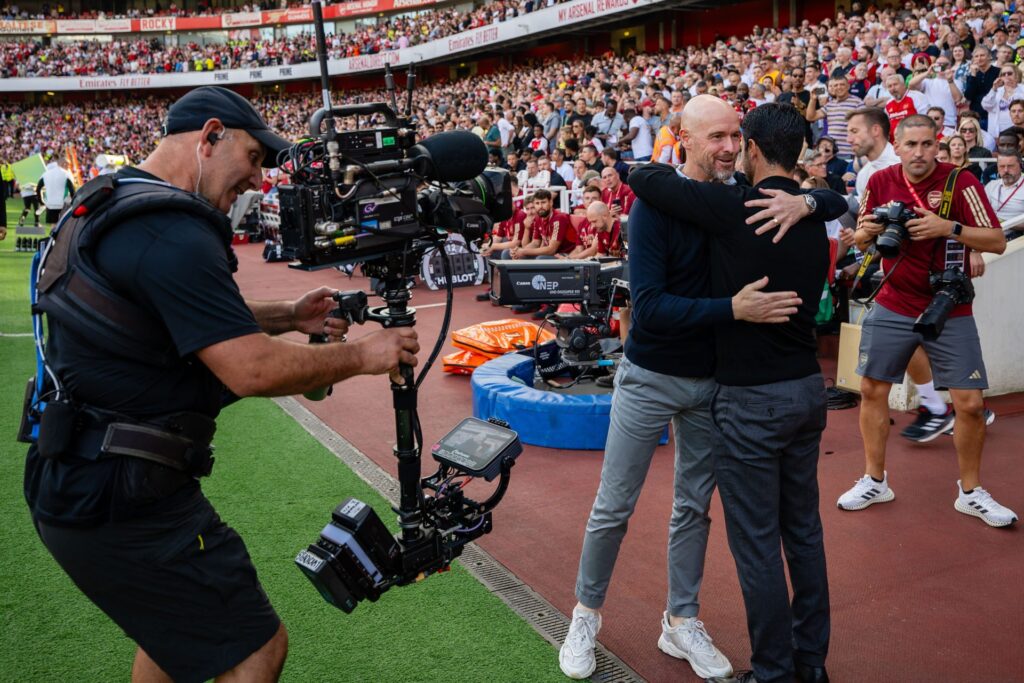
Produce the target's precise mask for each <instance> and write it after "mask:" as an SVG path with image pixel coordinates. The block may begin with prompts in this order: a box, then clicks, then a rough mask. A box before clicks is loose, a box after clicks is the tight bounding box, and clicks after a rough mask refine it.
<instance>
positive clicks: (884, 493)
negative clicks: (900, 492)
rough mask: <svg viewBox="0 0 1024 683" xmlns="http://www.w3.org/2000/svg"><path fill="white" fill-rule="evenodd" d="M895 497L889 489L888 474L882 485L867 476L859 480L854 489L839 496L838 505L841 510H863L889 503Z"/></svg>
mask: <svg viewBox="0 0 1024 683" xmlns="http://www.w3.org/2000/svg"><path fill="white" fill-rule="evenodd" d="M895 497H896V494H895V493H893V490H892V489H891V488H889V476H888V473H886V474H885V475H884V479H882V481H881V483H879V482H877V481H875V480H874V479H872V478H871V477H870V476H869V475H867V474H865V475H864V476H863V477H861V478H860V479H858V480H857V482H856V483H855V484H854V485H853V488H852V489H850V490H849V491H847V492H846V493H844V494H843V495H841V496H839V500H838V501H837V502H836V504H837V505H838V506H839V509H840V510H863V509H864V508H866V507H867V506H869V505H874V504H875V503H888V502H889V501H890V500H892V499H893V498H895Z"/></svg>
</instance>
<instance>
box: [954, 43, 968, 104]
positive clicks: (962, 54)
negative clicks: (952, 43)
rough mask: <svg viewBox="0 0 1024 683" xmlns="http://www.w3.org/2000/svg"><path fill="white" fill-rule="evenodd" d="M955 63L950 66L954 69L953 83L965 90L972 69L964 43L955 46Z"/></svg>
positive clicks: (961, 90)
mask: <svg viewBox="0 0 1024 683" xmlns="http://www.w3.org/2000/svg"><path fill="white" fill-rule="evenodd" d="M952 57H953V63H952V64H951V65H950V68H951V69H952V70H953V83H954V85H956V87H957V88H958V89H959V90H960V92H963V91H964V90H966V89H967V76H968V74H969V73H970V71H971V60H970V59H968V58H967V51H966V50H964V46H963V45H957V46H956V47H954V48H953V55H952Z"/></svg>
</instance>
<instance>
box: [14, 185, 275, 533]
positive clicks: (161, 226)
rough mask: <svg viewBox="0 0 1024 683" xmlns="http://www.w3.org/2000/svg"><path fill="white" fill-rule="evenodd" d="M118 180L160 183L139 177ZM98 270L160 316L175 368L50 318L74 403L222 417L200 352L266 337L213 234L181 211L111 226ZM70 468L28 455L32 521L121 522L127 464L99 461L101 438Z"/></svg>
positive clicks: (53, 353) (214, 382)
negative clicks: (130, 354) (121, 482)
mask: <svg viewBox="0 0 1024 683" xmlns="http://www.w3.org/2000/svg"><path fill="white" fill-rule="evenodd" d="M118 177H119V178H146V179H151V180H153V179H155V178H154V177H153V176H151V175H150V174H148V173H145V172H143V171H139V170H137V169H125V170H123V171H121V172H120V173H119V174H118ZM92 263H93V264H94V265H95V266H96V268H97V269H98V270H99V271H100V273H102V274H103V275H104V276H105V277H106V278H107V279H108V281H109V283H110V284H111V285H112V286H113V287H114V289H115V290H116V291H117V292H118V293H119V294H121V295H122V296H124V297H126V298H128V299H130V300H131V301H132V302H134V303H136V304H138V305H139V306H141V307H142V308H144V309H146V310H148V311H150V312H152V313H154V314H155V317H156V318H157V319H159V321H160V322H161V324H162V326H163V329H162V332H164V333H166V335H167V339H168V343H169V345H171V346H172V347H173V349H174V350H175V351H176V352H177V359H176V361H175V362H173V363H172V364H171V365H170V367H161V366H159V365H157V364H146V363H143V362H140V361H136V360H132V359H128V358H124V357H120V356H116V355H114V354H112V353H111V352H110V350H109V349H108V348H106V346H105V344H104V340H103V339H86V338H83V337H82V336H80V335H77V334H74V333H72V332H71V331H70V330H67V329H66V328H65V327H64V326H63V325H61V323H60V322H59V321H58V320H56V319H53V320H48V321H47V322H48V325H49V328H50V340H49V346H48V349H47V359H48V361H49V363H50V365H51V367H52V369H53V370H54V371H55V372H56V374H57V376H58V377H59V378H60V379H61V382H62V383H63V385H64V387H65V389H66V390H67V391H68V392H69V393H70V394H71V396H72V397H73V398H74V400H75V401H76V402H77V403H80V404H85V405H89V406H94V407H97V408H100V409H103V410H107V411H114V412H116V413H120V414H123V415H127V416H128V417H130V418H133V419H136V420H142V421H148V420H155V419H157V418H159V416H162V415H167V414H171V413H177V412H184V411H189V412H196V413H202V414H204V415H207V416H209V417H211V418H212V417H216V416H217V413H218V412H219V410H220V406H221V402H222V397H223V391H224V387H223V385H222V383H221V382H220V381H219V380H218V379H217V378H216V376H214V374H213V373H212V372H211V371H210V370H209V369H208V368H207V367H206V366H205V365H203V364H202V363H201V362H200V361H199V360H198V359H197V358H196V357H195V355H194V354H195V352H196V351H198V350H200V349H203V348H205V347H208V346H211V345H213V344H216V343H218V342H222V341H225V340H228V339H233V338H236V337H241V336H244V335H248V334H252V333H255V332H259V331H260V328H259V326H258V325H257V324H256V320H255V318H254V317H253V314H252V312H251V311H250V310H249V307H248V306H247V305H246V304H245V301H244V299H243V298H242V295H241V293H240V292H239V290H238V286H237V285H236V284H235V281H234V279H233V278H232V276H231V269H230V266H229V264H228V254H227V252H226V249H225V246H224V243H223V241H222V239H221V237H220V236H218V234H217V233H216V232H215V231H214V229H213V226H208V225H205V224H203V223H202V221H201V220H200V219H199V218H197V217H196V216H194V215H192V214H188V213H182V212H172V211H166V212H159V213H154V214H153V215H151V216H136V217H134V218H131V219H129V220H128V221H126V222H125V223H124V224H122V225H116V226H112V227H110V228H108V229H107V230H106V231H105V233H104V234H103V236H102V237H101V238H100V240H99V243H98V244H97V245H96V246H95V247H94V249H93V251H92ZM72 450H73V452H72V453H71V454H69V457H67V458H65V460H67V462H63V461H62V462H54V461H48V460H45V459H43V458H40V457H39V456H38V455H37V454H36V453H35V449H34V448H32V449H30V451H29V456H28V459H27V462H26V472H25V495H26V499H27V500H28V502H29V506H30V507H31V508H32V511H33V514H34V515H35V516H36V517H38V518H39V519H42V520H43V521H44V522H48V523H51V524H69V525H71V524H74V525H85V524H96V523H102V522H104V521H106V520H108V519H110V518H111V517H112V515H114V516H116V515H118V514H120V512H121V511H124V510H125V509H126V507H130V506H128V505H126V504H125V501H121V500H118V493H117V490H116V489H117V487H116V486H115V484H116V483H117V480H118V479H119V473H120V472H121V470H122V468H121V461H122V460H125V459H124V458H113V459H106V460H98V461H97V460H95V457H96V453H97V444H96V443H95V440H94V439H83V440H79V442H78V443H76V445H75V447H74V448H73V449H72Z"/></svg>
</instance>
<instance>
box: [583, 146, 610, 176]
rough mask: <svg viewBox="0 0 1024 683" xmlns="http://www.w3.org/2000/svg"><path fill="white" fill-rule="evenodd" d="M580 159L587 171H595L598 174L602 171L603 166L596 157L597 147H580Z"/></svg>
mask: <svg viewBox="0 0 1024 683" xmlns="http://www.w3.org/2000/svg"><path fill="white" fill-rule="evenodd" d="M580 159H582V160H583V163H585V164H586V165H587V170H588V171H597V172H598V173H600V172H601V171H602V170H604V164H603V163H602V162H601V158H600V157H599V156H598V153H597V147H594V146H593V145H583V146H582V147H580Z"/></svg>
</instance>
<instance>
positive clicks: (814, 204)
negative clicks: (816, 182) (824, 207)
mask: <svg viewBox="0 0 1024 683" xmlns="http://www.w3.org/2000/svg"><path fill="white" fill-rule="evenodd" d="M804 204H806V205H807V212H808V214H812V213H814V211H815V209H817V208H818V200H817V199H815V198H814V197H813V196H812V195H810V194H805V195H804Z"/></svg>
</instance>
